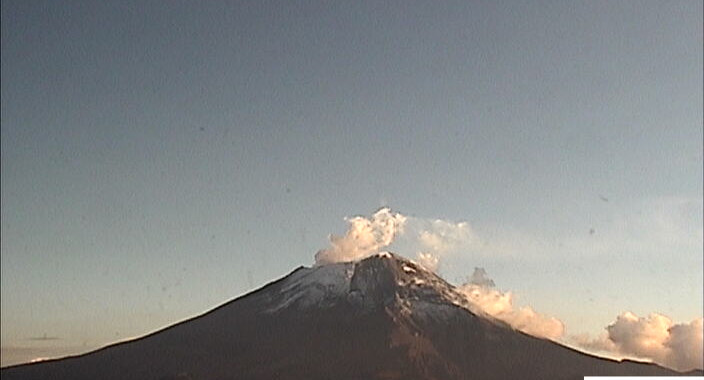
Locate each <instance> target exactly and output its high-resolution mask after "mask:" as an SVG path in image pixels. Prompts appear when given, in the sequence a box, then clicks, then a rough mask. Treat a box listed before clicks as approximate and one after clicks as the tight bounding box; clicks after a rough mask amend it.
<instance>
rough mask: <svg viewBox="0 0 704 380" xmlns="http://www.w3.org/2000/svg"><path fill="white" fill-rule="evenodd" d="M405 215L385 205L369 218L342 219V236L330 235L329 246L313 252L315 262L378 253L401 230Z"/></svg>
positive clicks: (340, 259)
mask: <svg viewBox="0 0 704 380" xmlns="http://www.w3.org/2000/svg"><path fill="white" fill-rule="evenodd" d="M406 219H407V218H406V217H405V216H403V215H401V214H399V213H394V212H392V211H391V209H389V208H388V207H385V208H381V209H379V210H378V211H377V212H375V213H374V214H373V215H372V216H371V218H366V217H363V216H356V217H353V218H345V220H346V221H347V223H348V224H349V227H348V229H347V232H346V233H345V234H344V235H343V236H335V235H330V248H327V249H322V250H320V251H318V253H316V254H315V263H316V264H317V265H322V264H329V263H336V262H345V261H355V260H360V259H363V258H365V257H368V256H370V255H373V254H374V253H377V252H379V250H381V249H382V248H384V247H387V246H388V245H389V244H391V243H392V242H393V241H394V238H395V237H396V236H397V235H398V234H401V233H403V227H404V225H405V223H406Z"/></svg>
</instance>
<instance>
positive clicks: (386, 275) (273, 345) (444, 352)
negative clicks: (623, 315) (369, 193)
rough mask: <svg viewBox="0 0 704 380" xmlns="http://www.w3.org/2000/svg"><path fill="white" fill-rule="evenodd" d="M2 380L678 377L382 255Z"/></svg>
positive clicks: (324, 269)
mask: <svg viewBox="0 0 704 380" xmlns="http://www.w3.org/2000/svg"><path fill="white" fill-rule="evenodd" d="M1 373H2V378H3V379H42V378H46V379H49V378H51V379H96V378H101V379H234V378H237V379H272V378H277V379H331V378H335V379H473V378H481V379H511V378H524V379H544V378H551V379H582V377H583V376H584V375H621V374H628V375H676V374H677V373H675V372H673V371H670V370H667V369H665V368H662V367H658V366H656V365H652V364H642V363H635V362H628V361H627V362H622V363H618V362H615V361H611V360H606V359H600V358H596V357H593V356H589V355H586V354H582V353H579V352H577V351H574V350H572V349H569V348H566V347H563V346H560V345H559V344H556V343H554V342H551V341H548V340H543V339H538V338H535V337H531V336H528V335H525V334H523V333H520V332H517V331H515V330H513V329H512V328H510V327H509V326H507V325H506V324H504V323H503V322H500V321H497V320H495V319H493V318H491V317H489V316H486V315H483V314H482V313H481V312H479V311H478V310H474V309H473V306H472V305H471V304H470V303H468V301H466V299H465V298H464V297H462V296H461V295H460V294H459V293H458V292H457V291H456V290H455V289H454V287H453V286H452V285H450V284H448V283H446V282H445V281H443V280H442V279H441V278H439V277H438V276H436V275H435V274H433V273H431V272H428V271H426V270H424V269H423V268H422V267H420V266H418V265H417V264H415V263H413V262H411V261H408V260H405V259H403V258H400V257H398V256H395V255H392V254H389V253H382V254H379V255H376V256H372V257H369V258H367V259H364V260H361V261H359V262H353V263H339V264H330V265H325V266H318V267H313V268H304V267H301V268H298V269H296V270H295V271H293V272H292V273H291V274H289V275H288V276H286V277H284V278H283V279H281V280H279V281H276V282H273V283H271V284H269V285H267V286H265V287H263V288H261V289H259V290H257V291H255V292H252V293H250V294H248V295H245V296H243V297H241V298H239V299H236V300H234V301H231V302H229V303H226V304H224V305H222V306H220V307H218V308H217V309H215V310H212V311H211V312H208V313H206V314H204V315H202V316H200V317H196V318H194V319H191V320H188V321H185V322H182V323H180V324H177V325H174V326H171V327H169V328H166V329H164V330H161V331H159V332H156V333H154V334H151V335H149V336H146V337H143V338H140V339H137V340H134V341H129V342H124V343H120V344H116V345H113V346H109V347H106V348H104V349H101V350H98V351H95V352H92V353H89V354H86V355H82V356H78V357H72V358H67V359H62V360H54V361H47V362H41V363H35V364H28V365H21V366H15V367H8V368H4V369H2V372H1Z"/></svg>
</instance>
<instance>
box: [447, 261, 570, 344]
mask: <svg viewBox="0 0 704 380" xmlns="http://www.w3.org/2000/svg"><path fill="white" fill-rule="evenodd" d="M459 290H460V291H462V292H463V293H464V294H465V296H466V297H467V298H468V299H469V301H471V302H472V303H474V304H475V305H476V306H477V307H478V308H479V309H480V310H482V311H484V312H485V313H487V314H489V315H491V316H492V317H494V318H496V319H500V320H502V321H504V322H506V323H508V324H509V325H511V327H513V328H515V329H517V330H520V331H523V332H524V333H526V334H530V335H533V336H537V337H541V338H548V339H553V340H556V339H558V338H560V337H561V336H562V334H563V333H564V331H565V326H564V324H563V323H562V322H561V321H559V320H558V319H556V318H553V317H548V316H545V315H542V314H539V313H537V312H535V311H534V310H533V309H532V308H530V307H527V306H526V307H521V308H518V309H516V308H514V307H513V294H511V292H506V293H504V292H501V291H499V290H497V289H496V288H495V285H494V281H493V280H492V279H491V278H489V277H488V276H487V275H486V271H485V270H484V268H474V273H472V277H471V278H470V281H469V282H468V283H466V284H464V285H462V286H460V287H459Z"/></svg>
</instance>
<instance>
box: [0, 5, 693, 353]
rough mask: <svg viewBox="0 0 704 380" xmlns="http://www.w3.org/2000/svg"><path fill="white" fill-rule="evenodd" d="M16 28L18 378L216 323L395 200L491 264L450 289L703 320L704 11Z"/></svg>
mask: <svg viewBox="0 0 704 380" xmlns="http://www.w3.org/2000/svg"><path fill="white" fill-rule="evenodd" d="M1 27H2V67H1V71H2V83H1V89H2V91H1V95H2V113H1V123H2V124H1V125H2V129H1V132H2V136H1V137H2V139H1V144H2V151H1V153H2V168H1V174H2V211H1V216H2V239H1V241H0V244H1V247H2V267H1V268H2V269H1V271H2V273H1V274H2V276H1V277H0V281H1V284H2V287H1V293H2V294H1V296H2V297H1V307H2V315H1V316H2V329H1V330H2V333H1V338H2V341H1V345H2V347H3V350H4V352H3V364H5V360H6V359H5V358H6V357H9V356H6V353H9V352H10V350H15V351H13V352H15V353H16V352H22V353H23V354H22V355H25V356H27V355H30V356H31V355H33V354H35V353H37V352H39V351H36V352H35V351H31V350H32V349H41V348H42V347H43V348H46V347H44V346H41V345H48V344H51V345H53V346H57V347H58V346H60V347H59V348H54V347H53V346H52V349H62V348H61V347H64V348H65V347H72V348H70V349H67V350H74V351H75V350H80V349H81V347H83V348H85V347H89V348H90V347H96V346H100V345H103V344H106V343H109V342H112V341H115V340H119V339H125V338H127V337H131V336H136V335H140V334H144V333H146V332H149V331H153V330H154V329H157V328H159V327H162V326H165V325H167V324H170V323H173V322H175V321H178V320H182V319H184V318H187V317H190V316H193V315H195V314H198V313H201V312H203V311H205V310H207V309H209V308H212V307H214V306H216V305H218V304H220V303H222V302H224V301H226V300H229V299H231V298H233V297H235V296H238V295H240V294H243V293H244V292H246V291H248V290H250V289H253V288H256V287H258V286H260V285H263V284H264V283H266V282H268V281H271V280H273V279H275V278H278V277H280V276H283V275H285V274H286V273H288V272H289V271H291V270H293V269H294V268H295V267H297V266H299V265H310V264H312V263H313V255H314V254H315V252H316V251H318V250H319V249H321V248H324V247H325V246H326V245H327V235H328V234H330V233H335V234H341V233H343V232H344V230H345V228H346V224H345V222H344V220H343V218H344V217H345V216H351V215H357V214H362V215H369V214H371V213H372V212H374V211H375V210H376V209H377V208H379V207H380V206H383V205H388V206H390V207H391V208H392V209H393V210H395V211H399V212H401V213H403V214H405V215H410V216H414V217H417V218H425V219H436V218H438V219H443V220H448V221H453V222H459V221H466V222H467V223H468V224H469V225H470V226H471V227H472V229H473V231H475V233H476V235H477V236H479V237H480V238H481V240H482V241H489V242H490V244H489V245H490V246H491V247H489V248H481V247H477V246H474V245H467V246H459V247H457V248H456V249H454V251H453V252H451V253H448V254H447V255H446V257H445V259H444V260H443V263H442V266H441V269H440V271H441V273H442V274H443V275H444V276H445V277H447V278H448V280H450V281H454V282H461V281H462V280H464V279H466V278H467V277H468V276H469V275H470V274H471V273H472V270H473V269H474V267H475V266H481V267H484V268H486V270H487V272H488V273H489V274H490V275H491V277H492V278H493V279H494V280H495V282H496V283H497V285H498V286H499V287H501V288H504V289H507V290H509V289H510V290H512V291H513V292H515V293H516V294H517V296H518V302H523V303H525V304H530V305H531V306H532V307H533V308H535V309H536V310H538V311H541V312H545V313H546V314H550V315H555V316H557V317H559V318H560V319H562V320H563V321H564V322H565V324H566V326H567V330H568V331H572V332H575V333H577V332H590V333H598V332H599V331H600V330H601V329H603V327H604V326H606V325H607V324H608V323H609V322H610V321H612V320H613V319H614V317H615V316H616V315H617V314H619V313H621V312H623V311H625V310H631V311H633V312H635V313H637V314H641V315H642V314H647V313H649V312H654V311H657V312H661V313H664V314H666V315H668V316H670V317H671V318H673V319H674V320H676V321H683V322H684V321H690V320H692V319H694V318H698V317H701V316H702V307H703V306H702V283H703V279H702V191H703V190H702V181H703V180H702V171H703V168H702V162H703V158H702V138H703V136H702V82H703V78H702V43H703V41H702V3H701V2H697V1H642V2H627V1H620V2H607V1H588V2H577V1H573V2H563V1H555V2H547V1H541V2H466V1H458V2H440V3H439V2H425V3H424V2H408V1H402V2H383V3H381V2H353V3H345V2H327V3H322V2H321V3H317V2H206V3H191V2H148V3H146V4H145V3H143V2H129V1H126V2H119V3H105V2H97V3H96V2H63V1H47V2H42V1H31V2H25V1H3V2H2V26H1ZM604 199H608V201H605V200H604ZM590 231H591V233H590ZM397 246H398V249H399V250H400V249H405V250H407V251H406V252H401V253H403V254H406V255H409V256H413V255H415V251H414V249H415V248H414V247H410V246H409V245H408V244H406V245H404V244H403V241H399V242H398V244H397ZM392 248H393V246H392ZM43 334H47V335H48V336H50V337H57V338H59V339H57V340H53V341H51V342H50V343H49V342H48V341H37V340H30V339H29V338H31V337H41V336H43ZM76 347H78V348H76ZM27 352H30V354H27ZM7 355H9V354H7Z"/></svg>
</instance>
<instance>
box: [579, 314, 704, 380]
mask: <svg viewBox="0 0 704 380" xmlns="http://www.w3.org/2000/svg"><path fill="white" fill-rule="evenodd" d="M703 322H704V318H698V319H695V320H693V321H692V322H690V323H678V324H675V323H673V322H672V320H671V319H670V318H668V317H667V316H664V315H662V314H658V313H651V314H650V315H648V317H647V318H644V317H639V316H637V315H635V314H633V313H631V312H625V313H623V314H621V315H619V316H618V317H617V318H616V321H614V322H613V323H612V324H610V325H609V326H607V327H606V334H605V335H602V336H601V337H599V338H596V339H590V338H588V337H584V336H582V337H576V338H575V341H576V343H577V345H579V346H581V347H583V348H585V349H588V350H595V351H601V352H605V353H609V354H612V355H616V356H623V357H635V358H640V359H650V360H652V361H654V362H656V363H658V364H661V365H664V366H667V367H670V368H674V369H676V370H680V371H687V370H691V369H695V368H696V369H702V368H703V367H704V351H703V349H702V345H703V344H704V330H703V329H702V324H703Z"/></svg>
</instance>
